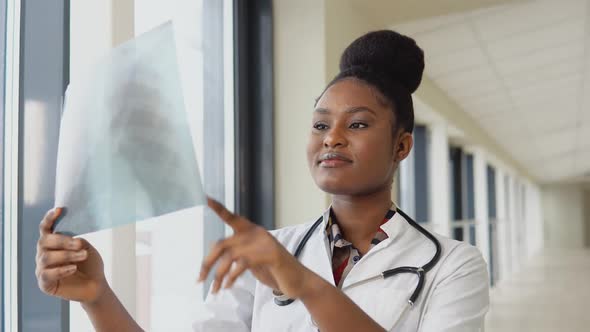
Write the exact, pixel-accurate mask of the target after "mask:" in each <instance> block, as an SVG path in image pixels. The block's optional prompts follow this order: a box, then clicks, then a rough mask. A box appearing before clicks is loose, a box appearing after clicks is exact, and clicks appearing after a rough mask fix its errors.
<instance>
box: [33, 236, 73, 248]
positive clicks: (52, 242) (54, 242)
mask: <svg viewBox="0 0 590 332" xmlns="http://www.w3.org/2000/svg"><path fill="white" fill-rule="evenodd" d="M38 245H39V247H40V249H45V250H80V249H82V248H84V241H83V240H82V239H74V238H72V237H71V236H67V235H62V234H44V235H41V237H40V238H39V242H38Z"/></svg>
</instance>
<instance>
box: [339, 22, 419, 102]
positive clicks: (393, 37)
mask: <svg viewBox="0 0 590 332" xmlns="http://www.w3.org/2000/svg"><path fill="white" fill-rule="evenodd" d="M352 67H367V68H370V70H372V71H378V72H382V73H384V74H386V75H387V76H388V77H390V78H391V79H392V80H394V81H396V82H399V83H400V84H401V85H403V86H404V87H406V88H407V89H408V90H409V91H410V93H413V92H414V91H416V89H417V88H418V86H419V85H420V81H422V73H423V72H424V52H423V51H422V49H421V48H420V47H418V45H416V42H415V41H414V39H412V38H410V37H407V36H404V35H402V34H399V33H397V32H395V31H391V30H380V31H374V32H369V33H367V34H365V35H363V36H361V37H359V38H357V39H356V40H355V41H353V42H352V44H350V45H349V46H348V47H347V48H346V49H345V50H344V53H342V57H341V58H340V71H341V72H342V71H345V70H348V69H350V68H352Z"/></svg>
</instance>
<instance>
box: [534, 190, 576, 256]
mask: <svg viewBox="0 0 590 332" xmlns="http://www.w3.org/2000/svg"><path fill="white" fill-rule="evenodd" d="M542 197H543V198H542V202H543V218H544V225H545V247H546V248H583V247H584V244H585V234H586V225H585V222H584V191H583V189H582V188H580V187H579V186H576V185H553V186H545V187H543V189H542Z"/></svg>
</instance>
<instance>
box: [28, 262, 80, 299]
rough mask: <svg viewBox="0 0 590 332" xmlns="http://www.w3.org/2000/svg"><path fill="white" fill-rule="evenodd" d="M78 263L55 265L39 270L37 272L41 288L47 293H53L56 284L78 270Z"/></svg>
mask: <svg viewBox="0 0 590 332" xmlns="http://www.w3.org/2000/svg"><path fill="white" fill-rule="evenodd" d="M76 269H77V267H76V265H66V266H60V267H55V268H52V269H44V270H39V272H38V273H37V280H38V283H39V288H40V289H41V290H42V291H44V292H45V293H50V294H51V295H53V294H54V293H55V291H56V290H57V289H53V288H55V285H56V284H57V282H58V281H59V280H61V279H63V278H66V277H68V276H70V275H72V274H74V273H75V272H76Z"/></svg>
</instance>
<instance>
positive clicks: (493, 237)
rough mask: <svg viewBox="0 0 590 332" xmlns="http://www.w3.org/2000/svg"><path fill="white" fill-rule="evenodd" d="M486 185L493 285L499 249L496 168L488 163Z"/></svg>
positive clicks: (496, 276) (497, 274)
mask: <svg viewBox="0 0 590 332" xmlns="http://www.w3.org/2000/svg"><path fill="white" fill-rule="evenodd" d="M486 175H487V187H488V220H489V224H488V227H489V232H488V238H489V241H488V242H489V252H490V261H489V268H490V284H491V285H492V286H494V284H495V283H496V281H497V280H498V278H499V271H498V268H499V266H500V265H499V263H498V259H499V251H498V232H497V229H498V218H497V211H496V170H495V169H494V168H493V167H492V166H490V165H488V166H487V167H486Z"/></svg>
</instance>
